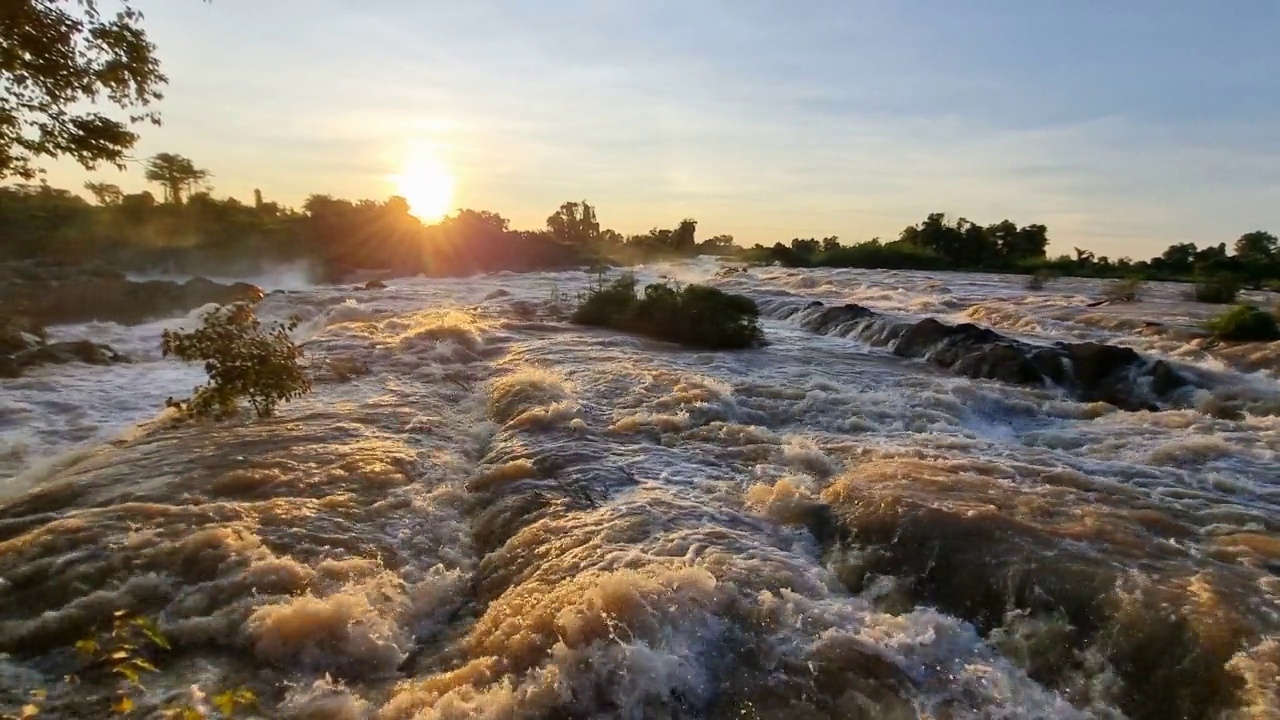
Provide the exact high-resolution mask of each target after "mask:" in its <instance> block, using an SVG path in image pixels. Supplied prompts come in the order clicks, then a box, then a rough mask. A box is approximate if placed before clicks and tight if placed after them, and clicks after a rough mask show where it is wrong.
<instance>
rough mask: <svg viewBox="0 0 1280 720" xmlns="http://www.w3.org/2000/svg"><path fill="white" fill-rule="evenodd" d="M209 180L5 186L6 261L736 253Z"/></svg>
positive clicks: (336, 269) (204, 267)
mask: <svg viewBox="0 0 1280 720" xmlns="http://www.w3.org/2000/svg"><path fill="white" fill-rule="evenodd" d="M209 176H210V175H209V173H208V171H206V170H202V169H199V168H196V167H195V166H194V164H193V163H191V161H190V160H188V159H186V158H183V157H181V156H178V155H171V154H161V155H157V156H155V157H154V158H152V159H151V160H149V161H148V162H147V179H148V180H150V181H152V182H155V183H156V184H157V185H159V186H160V189H161V190H162V191H163V192H162V197H161V198H160V199H157V198H156V196H155V195H153V194H152V193H151V192H147V191H144V192H139V193H132V194H126V193H124V192H122V191H121V190H120V188H119V187H117V186H115V185H108V184H102V183H86V184H85V188H86V189H87V190H88V191H89V193H90V194H91V195H93V197H94V202H89V201H87V200H85V199H84V198H82V197H80V196H79V195H78V194H76V193H74V192H71V191H69V190H65V189H58V188H53V187H49V186H48V185H34V184H17V185H9V186H4V187H0V259H30V258H48V259H55V260H62V261H68V262H83V261H86V260H93V261H102V262H105V263H109V264H112V265H116V266H119V267H123V268H126V269H133V270H165V271H171V272H187V273H192V274H228V273H235V272H241V273H252V272H253V271H254V270H256V269H261V268H263V267H266V266H270V265H275V264H280V263H287V262H297V261H306V262H308V263H310V264H311V265H312V266H313V267H314V268H316V269H317V270H318V271H319V272H320V274H321V276H322V277H321V278H320V279H323V280H340V279H342V278H343V277H344V276H346V275H349V274H350V273H352V272H354V271H359V270H379V271H386V272H388V273H391V274H395V275H417V274H425V275H431V276H451V275H467V274H473V273H483V272H494V271H500V270H510V271H517V272H519V271H530V270H542V269H556V268H569V267H580V266H584V265H598V264H601V263H607V264H634V263H638V262H646V261H649V260H654V259H659V258H665V257H679V256H694V255H699V254H729V253H732V252H733V251H734V250H735V248H736V246H735V245H734V240H733V238H732V237H731V236H728V235H719V236H715V237H711V238H709V239H706V240H702V241H699V240H698V239H697V221H695V220H692V219H685V220H682V221H680V222H679V223H677V224H676V226H675V227H674V228H670V229H659V228H654V229H653V230H650V231H649V232H647V233H644V234H640V235H631V236H623V235H622V234H620V233H618V232H616V231H613V230H610V229H608V228H602V227H601V226H600V222H599V220H598V219H597V217H596V212H595V208H594V207H592V206H591V205H590V204H589V203H587V202H585V201H584V202H566V203H564V204H563V205H561V206H560V207H559V208H558V209H556V210H555V212H554V213H553V214H552V215H551V216H550V217H548V218H547V221H546V225H545V227H544V228H540V229H536V230H518V229H513V228H512V227H511V225H510V222H509V221H508V219H507V218H504V217H502V216H501V215H499V214H498V213H495V212H490V211H486V210H469V209H468V210H459V211H457V212H455V213H454V214H452V215H450V216H448V217H445V218H443V219H442V220H440V221H438V222H434V223H424V222H422V221H420V220H419V219H418V218H417V217H415V216H414V215H413V214H412V212H411V208H410V206H409V203H408V202H407V201H406V200H405V199H404V198H402V197H391V198H388V199H387V200H383V201H374V200H358V201H351V200H345V199H339V198H334V197H332V196H330V195H311V196H310V197H308V198H307V200H306V201H305V202H304V203H303V206H302V207H301V208H300V209H294V208H289V207H285V206H282V205H280V204H278V203H275V202H270V201H266V200H264V199H263V197H262V195H261V193H260V192H257V191H255V193H254V199H253V202H252V203H251V204H250V203H244V202H241V201H239V200H237V199H235V198H216V197H213V195H212V194H211V193H210V191H209V188H208V185H207V179H208V178H209Z"/></svg>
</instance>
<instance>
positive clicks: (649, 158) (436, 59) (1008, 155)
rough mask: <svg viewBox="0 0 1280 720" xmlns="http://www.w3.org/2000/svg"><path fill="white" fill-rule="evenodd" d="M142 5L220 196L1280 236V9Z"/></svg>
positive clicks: (1099, 234) (618, 215) (893, 0)
mask: <svg viewBox="0 0 1280 720" xmlns="http://www.w3.org/2000/svg"><path fill="white" fill-rule="evenodd" d="M137 4H138V6H139V7H140V8H141V9H142V10H143V11H144V12H145V13H146V16H147V23H146V24H147V28H148V30H149V31H150V33H151V34H152V37H153V40H154V41H155V42H156V43H157V44H158V45H159V55H160V58H161V60H162V62H163V64H164V69H165V71H166V73H167V74H168V75H169V77H170V85H169V87H168V89H167V98H166V100H165V101H164V103H163V104H162V105H161V110H162V111H163V113H164V117H165V126H164V127H163V128H159V129H151V128H144V129H143V140H142V142H141V143H140V145H139V147H138V149H137V154H138V155H139V156H146V155H150V154H152V153H155V152H160V151H169V152H176V153H180V154H183V155H186V156H188V157H191V158H192V159H194V160H195V161H196V163H197V165H199V166H201V167H206V168H208V169H209V170H211V171H212V172H213V173H214V179H213V185H214V188H215V194H216V195H227V194H229V195H234V196H237V197H241V198H246V199H247V198H249V197H250V196H251V194H252V190H253V189H254V188H261V189H262V190H263V192H264V194H265V195H266V196H267V197H268V198H270V199H277V200H279V201H281V202H283V203H285V204H289V205H298V204H300V203H301V201H302V199H303V198H304V197H305V196H306V195H307V194H309V193H312V192H322V193H329V194H333V195H337V196H344V197H352V198H356V197H376V198H382V197H385V196H387V195H389V194H392V193H394V192H396V190H397V188H396V183H395V180H394V178H395V177H396V176H397V175H401V174H403V173H405V172H406V171H410V172H412V171H413V168H410V167H406V164H407V163H410V162H420V161H421V159H422V158H427V159H429V161H430V163H432V164H433V166H437V167H443V168H445V169H447V172H448V173H449V174H451V175H452V176H453V178H454V181H455V184H456V193H455V196H454V199H453V202H452V206H453V207H473V208H477V209H488V210H494V211H498V212H501V213H502V214H504V215H506V216H507V217H510V218H511V219H512V221H513V224H514V225H515V226H517V227H535V226H541V225H542V223H543V221H544V220H545V218H546V216H547V215H548V214H550V213H551V212H552V211H553V210H554V209H555V208H556V207H557V206H558V205H559V204H560V203H561V202H563V201H565V200H571V199H573V200H577V199H583V198H586V199H588V200H590V201H591V202H592V203H593V204H595V205H596V206H597V208H598V212H599V216H600V219H601V221H602V223H603V224H605V225H608V226H611V227H613V228H615V229H617V230H619V231H622V232H624V233H629V232H639V231H643V230H647V229H648V228H649V227H651V226H654V225H660V226H672V225H674V224H675V223H676V222H678V221H679V220H680V219H681V218H683V217H687V216H689V217H695V218H697V219H698V220H699V222H700V226H699V227H700V233H701V234H702V235H703V236H708V235H711V234H718V233H731V234H733V235H735V236H736V237H737V238H738V240H739V242H741V243H744V244H751V243H755V242H763V243H767V244H771V243H773V242H774V241H777V240H786V239H789V238H791V237H793V236H811V235H816V236H824V235H832V234H834V235H839V236H841V238H842V239H844V240H846V241H856V240H862V239H867V238H870V237H872V236H876V235H880V236H885V237H890V236H896V235H897V232H898V231H899V230H901V228H902V227H903V226H904V225H907V224H909V223H913V222H916V221H918V220H920V219H922V218H923V216H924V215H925V214H927V213H928V212H931V211H945V212H948V213H950V214H953V215H963V216H965V217H968V218H970V219H972V220H975V221H978V222H983V223H989V222H995V221H997V220H1000V219H1003V218H1005V217H1009V218H1011V219H1013V220H1015V221H1018V222H1021V223H1029V222H1041V223H1044V224H1047V225H1048V226H1049V228H1050V236H1051V237H1052V238H1053V239H1054V245H1053V246H1052V247H1051V252H1068V251H1069V250H1070V248H1071V246H1073V245H1079V246H1082V247H1090V248H1093V249H1095V250H1097V251H1098V252H1099V254H1106V255H1110V256H1112V257H1118V256H1121V255H1131V256H1134V257H1148V256H1150V255H1151V254H1153V253H1158V252H1159V251H1160V250H1161V249H1163V248H1164V247H1165V246H1167V245H1168V244H1170V243H1171V242H1180V241H1191V242H1197V243H1200V244H1204V243H1210V242H1212V243H1216V242H1220V241H1230V240H1232V239H1234V238H1235V237H1236V236H1238V235H1240V234H1241V233H1243V232H1247V231H1250V230H1254V229H1258V228H1263V229H1269V230H1271V231H1273V232H1278V233H1280V72H1277V68H1280V42H1277V40H1276V38H1277V35H1278V34H1280V2H1276V0H1233V2H1231V3H1229V4H1226V3H1207V2H1190V1H1188V0H1159V1H1157V0H1127V1H1126V2H1114V1H1108V2H1097V1H1092V0H1081V1H1079V2H1070V3H1067V2H1026V1H1025V0H1018V1H1014V0H984V1H983V2H981V3H959V2H953V1H951V0H917V1H915V2H907V1H901V0H802V1H799V2H792V3H782V2H776V1H775V0H734V1H733V2H729V1H727V0H725V1H721V0H692V1H691V0H684V1H683V2H674V1H667V0H563V1H557V2H547V3H534V2H528V1H527V0H525V1H524V2H516V1H514V0H488V1H486V0H470V1H468V2H449V3H444V2H391V1H390V0H366V1H365V2H360V3H356V2H350V1H349V0H308V1H306V2H303V1H301V0H271V1H270V2H249V1H248V0H214V2H213V3H212V4H206V3H202V2H198V1H197V0H145V1H143V0H139V2H138V3H137ZM408 158H417V160H413V161H409V160H407V159H408ZM141 175H142V173H141V171H140V170H137V169H135V170H131V171H130V172H128V173H126V174H125V175H123V176H122V175H120V174H118V173H116V172H115V171H114V170H111V169H107V170H101V171H98V172H94V173H86V172H85V171H83V170H80V169H79V168H78V167H76V166H74V165H68V164H66V163H58V164H56V165H55V166H53V167H52V168H51V170H50V173H49V176H48V180H49V182H50V183H51V184H54V185H60V186H65V187H73V188H79V187H80V185H81V184H82V183H83V182H84V181H85V180H87V179H99V180H106V181H109V182H117V183H119V184H121V185H122V186H124V187H125V188H126V190H137V189H141V188H142V186H143V182H142V179H141Z"/></svg>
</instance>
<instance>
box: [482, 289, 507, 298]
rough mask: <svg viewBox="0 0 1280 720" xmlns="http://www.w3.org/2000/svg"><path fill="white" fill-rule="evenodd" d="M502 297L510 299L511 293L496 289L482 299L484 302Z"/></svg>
mask: <svg viewBox="0 0 1280 720" xmlns="http://www.w3.org/2000/svg"><path fill="white" fill-rule="evenodd" d="M504 297H511V293H510V292H508V291H506V290H503V289H502V288H498V289H497V290H494V291H493V292H491V293H489V294H488V295H485V296H484V299H485V300H497V299H498V298H504Z"/></svg>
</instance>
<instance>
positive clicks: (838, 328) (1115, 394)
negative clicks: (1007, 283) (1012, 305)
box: [801, 303, 1191, 410]
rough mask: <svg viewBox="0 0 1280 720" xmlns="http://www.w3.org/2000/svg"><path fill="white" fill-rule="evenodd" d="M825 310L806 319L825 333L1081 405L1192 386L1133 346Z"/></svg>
mask: <svg viewBox="0 0 1280 720" xmlns="http://www.w3.org/2000/svg"><path fill="white" fill-rule="evenodd" d="M823 307H824V306H823V305H821V304H820V303H819V304H814V303H810V304H809V305H808V306H807V307H806V308H805V310H806V311H807V317H805V319H803V320H801V324H802V325H803V326H804V327H805V328H806V329H808V330H811V331H813V332H817V333H821V334H824V335H830V334H840V335H844V336H851V337H857V338H858V339H859V340H862V341H864V342H867V343H870V344H872V345H877V346H892V348H893V354H894V355H897V356H898V357H904V358H913V359H918V360H925V361H927V362H929V363H932V364H934V365H937V366H939V367H943V368H947V369H948V370H950V371H952V372H954V373H956V374H957V375H962V376H964V377H970V378H979V379H985V380H998V381H1000V382H1006V383H1011V384H1015V385H1048V384H1052V385H1056V386H1058V387H1061V388H1063V389H1065V390H1066V391H1067V392H1069V393H1070V394H1071V395H1072V396H1073V397H1075V398H1076V399H1078V400H1081V401H1083V402H1105V403H1110V404H1112V405H1115V406H1116V407H1118V408H1121V409H1124V410H1151V409H1155V408H1156V407H1157V403H1158V402H1159V401H1161V400H1163V399H1166V398H1168V397H1169V396H1171V395H1172V394H1174V393H1176V392H1177V391H1179V390H1181V389H1183V388H1185V387H1187V386H1188V385H1190V384H1191V383H1190V381H1189V380H1188V379H1187V378H1186V377H1185V376H1184V375H1183V374H1182V373H1180V372H1178V370H1177V369H1175V368H1174V367H1173V366H1172V365H1170V364H1169V363H1166V362H1164V361H1159V360H1157V361H1152V360H1149V359H1147V358H1144V357H1143V356H1142V355H1140V354H1139V353H1137V352H1136V351H1134V350H1133V349H1132V348H1127V347H1119V346H1116V345H1105V344H1102V343H1057V344H1055V345H1037V344H1034V343H1029V342H1025V341H1023V340H1018V339H1015V338H1011V337H1008V336H1005V335H1002V334H1000V333H998V332H996V331H995V330H992V329H990V328H985V327H980V326H978V325H974V324H972V323H962V324H959V325H948V324H946V323H944V322H941V321H939V320H937V319H935V318H926V319H924V320H920V321H919V322H915V323H912V322H908V321H904V320H897V319H894V318H892V317H889V316H885V315H881V314H879V313H876V312H874V311H872V310H869V309H867V308H865V307H862V306H861V305H844V306H841V307H833V308H827V309H825V310H822V308H823ZM818 310H821V312H817V311H818Z"/></svg>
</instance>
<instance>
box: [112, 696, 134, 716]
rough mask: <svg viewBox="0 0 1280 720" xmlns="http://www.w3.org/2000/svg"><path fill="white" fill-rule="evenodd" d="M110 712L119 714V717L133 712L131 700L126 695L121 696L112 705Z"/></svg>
mask: <svg viewBox="0 0 1280 720" xmlns="http://www.w3.org/2000/svg"><path fill="white" fill-rule="evenodd" d="M111 712H114V713H119V714H120V715H128V714H129V713H131V712H133V700H132V699H130V698H129V697H128V696H127V695H123V696H121V697H120V699H119V700H117V701H115V703H114V704H112V706H111Z"/></svg>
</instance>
